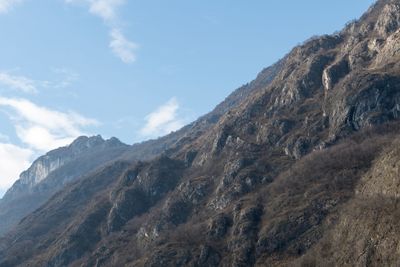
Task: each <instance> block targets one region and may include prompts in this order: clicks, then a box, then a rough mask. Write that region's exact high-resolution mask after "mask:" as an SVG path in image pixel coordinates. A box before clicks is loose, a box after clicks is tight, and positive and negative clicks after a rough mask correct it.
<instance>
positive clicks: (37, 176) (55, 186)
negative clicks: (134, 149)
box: [0, 136, 128, 235]
mask: <svg viewBox="0 0 400 267" xmlns="http://www.w3.org/2000/svg"><path fill="white" fill-rule="evenodd" d="M127 148H128V146H126V145H124V144H122V143H121V142H120V141H119V140H118V139H116V138H111V139H109V140H104V139H103V138H102V137H101V136H93V137H85V136H82V137H79V138H77V139H76V140H75V141H74V142H73V143H72V144H70V145H69V146H67V147H62V148H58V149H56V150H53V151H51V152H49V153H47V154H46V155H44V156H42V157H40V158H38V159H37V160H35V162H34V163H33V164H32V166H31V167H30V168H29V169H28V170H26V171H24V172H23V173H22V174H21V175H20V178H19V180H17V181H16V182H15V183H14V185H13V186H12V187H11V188H10V189H9V190H8V191H7V192H6V194H5V195H4V197H3V198H2V199H1V200H0V235H1V234H3V233H5V232H6V231H7V230H8V229H10V228H11V227H12V226H13V225H14V224H16V223H18V221H19V220H20V219H21V218H22V217H24V216H25V215H27V214H29V213H30V212H32V211H33V210H35V209H36V208H38V207H40V205H42V204H43V203H44V202H45V201H46V200H47V199H48V198H49V197H50V196H52V195H53V194H54V193H56V192H57V191H58V190H60V189H61V188H62V187H63V186H64V185H65V184H67V183H69V182H72V181H74V180H75V179H77V178H78V177H79V176H81V175H84V174H86V173H87V172H88V171H90V170H92V169H93V168H96V167H97V166H99V165H102V164H104V163H106V162H108V161H110V160H113V159H114V158H115V157H116V156H120V155H121V154H122V153H124V152H125V151H126V150H127Z"/></svg>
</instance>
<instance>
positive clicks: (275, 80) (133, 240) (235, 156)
mask: <svg viewBox="0 0 400 267" xmlns="http://www.w3.org/2000/svg"><path fill="white" fill-rule="evenodd" d="M399 32H400V1H399V0H381V1H378V2H377V3H376V4H375V5H374V6H373V7H371V9H370V10H368V12H367V13H366V14H365V15H364V16H363V17H362V18H361V19H360V20H358V21H356V22H353V23H351V24H349V25H348V26H347V27H346V28H345V29H344V30H343V31H341V32H340V33H337V34H335V35H332V36H321V37H318V38H313V39H312V40H309V41H307V42H305V43H304V44H303V45H300V46H298V47H296V48H295V49H293V51H291V52H290V53H289V54H288V55H287V56H286V57H285V58H284V60H282V61H281V62H279V63H278V65H277V66H278V67H277V68H273V69H275V71H273V73H274V74H273V75H272V76H269V75H270V74H268V75H267V76H268V77H270V78H267V79H264V78H262V79H259V80H260V81H265V82H261V83H260V84H258V83H252V85H251V84H250V85H247V86H250V87H251V86H253V87H252V89H251V90H247V89H248V88H249V87H246V86H245V87H243V88H241V89H240V91H238V92H237V93H239V94H238V95H236V94H234V95H232V98H230V99H231V100H232V102H230V103H232V104H228V108H224V104H222V105H221V106H219V108H217V109H216V111H215V114H217V116H215V117H213V116H211V117H208V116H206V117H203V118H202V119H200V120H199V121H197V122H196V123H194V124H192V125H189V126H187V127H186V128H184V129H182V130H181V131H178V132H177V133H174V134H172V135H170V136H167V137H165V138H162V139H160V140H158V141H153V142H155V143H153V144H157V145H154V146H153V147H151V146H148V144H149V143H147V144H145V145H142V146H141V147H140V145H138V146H136V148H137V149H138V151H139V152H136V153H138V154H136V156H140V153H141V151H144V153H143V155H153V156H155V155H157V154H161V155H158V156H155V157H153V158H152V159H150V158H147V157H143V159H144V160H146V161H142V162H132V158H134V157H133V156H132V155H133V154H132V153H133V152H132V151H133V150H131V151H129V153H128V154H126V155H127V158H128V159H129V157H131V158H130V160H129V161H128V163H127V162H125V161H119V162H115V163H111V164H110V165H109V166H107V167H105V168H103V169H102V170H99V171H98V172H96V173H92V174H88V175H87V176H86V177H83V178H82V179H80V180H78V181H76V182H75V183H73V184H70V185H68V186H67V187H66V188H64V190H62V191H60V193H58V194H57V195H55V196H54V197H52V198H51V199H50V200H49V201H48V202H47V203H46V204H45V205H43V206H42V207H41V208H40V209H38V210H37V211H35V212H34V213H32V214H30V215H29V216H27V217H26V218H25V219H24V220H23V221H21V223H20V224H19V225H18V227H17V228H16V229H15V230H14V231H12V232H10V233H9V234H8V235H7V236H6V237H5V238H3V239H2V240H1V241H0V259H1V260H0V266H43V265H45V266H296V265H298V266H342V265H347V266H382V265H384V266H385V265H389V266H390V265H392V264H395V263H397V262H400V258H399V255H398V253H397V248H398V247H399V245H400V243H399V241H398V240H400V238H399V236H398V233H397V232H398V231H396V229H397V224H398V223H397V221H398V220H397V213H398V212H397V211H396V203H397V197H398V192H397V191H396V190H397V187H398V183H399V181H398V179H400V175H398V174H399V173H398V171H399V170H398V166H397V156H398V151H397V150H398V149H397V148H398V141H397V140H399V138H400V134H399V129H400V123H399V122H398V118H399V115H400V65H399V64H400V63H399V60H398V59H399V57H400V49H398V48H397V46H398V44H399V43H400V34H399ZM240 92H243V93H244V94H243V95H240ZM236 96H237V97H236ZM226 103H229V102H226ZM209 116H210V115H209ZM207 118H210V119H208V120H207ZM100 181H101V182H100ZM94 185H96V186H94Z"/></svg>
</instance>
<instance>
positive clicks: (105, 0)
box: [90, 0, 125, 21]
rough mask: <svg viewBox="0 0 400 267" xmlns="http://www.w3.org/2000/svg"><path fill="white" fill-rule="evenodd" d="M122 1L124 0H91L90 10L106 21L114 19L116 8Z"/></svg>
mask: <svg viewBox="0 0 400 267" xmlns="http://www.w3.org/2000/svg"><path fill="white" fill-rule="evenodd" d="M124 3H125V1H124V0H92V1H90V12H91V13H93V14H95V15H97V16H99V17H101V18H102V19H104V20H106V21H110V20H115V18H116V9H117V8H118V7H120V6H121V5H123V4H124Z"/></svg>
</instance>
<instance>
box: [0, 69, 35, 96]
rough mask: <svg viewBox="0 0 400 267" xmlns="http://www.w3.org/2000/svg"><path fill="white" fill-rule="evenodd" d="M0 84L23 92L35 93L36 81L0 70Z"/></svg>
mask: <svg viewBox="0 0 400 267" xmlns="http://www.w3.org/2000/svg"><path fill="white" fill-rule="evenodd" d="M0 84H2V85H4V86H7V87H9V88H11V89H14V90H18V91H21V92H24V93H36V92H37V88H36V81H34V80H32V79H29V78H27V77H24V76H17V75H11V74H9V73H7V72H0Z"/></svg>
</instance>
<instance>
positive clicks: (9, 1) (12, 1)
mask: <svg viewBox="0 0 400 267" xmlns="http://www.w3.org/2000/svg"><path fill="white" fill-rule="evenodd" d="M21 2H22V0H0V13H7V12H8V11H10V9H11V8H13V7H14V6H15V5H17V4H19V3H21Z"/></svg>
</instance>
